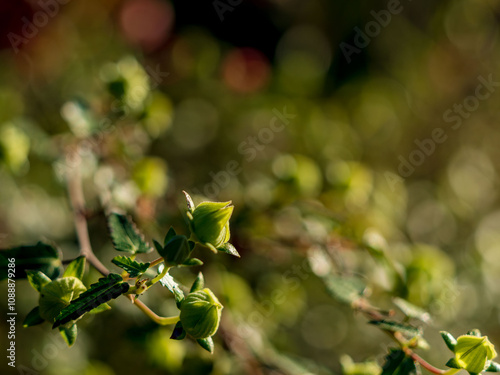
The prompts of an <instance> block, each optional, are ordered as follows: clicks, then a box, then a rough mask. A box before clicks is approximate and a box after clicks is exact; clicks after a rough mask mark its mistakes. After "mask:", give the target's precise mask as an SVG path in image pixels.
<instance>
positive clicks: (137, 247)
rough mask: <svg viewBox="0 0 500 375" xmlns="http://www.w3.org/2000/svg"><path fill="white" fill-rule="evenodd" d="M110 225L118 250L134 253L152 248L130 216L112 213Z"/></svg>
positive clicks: (145, 251) (109, 219)
mask: <svg viewBox="0 0 500 375" xmlns="http://www.w3.org/2000/svg"><path fill="white" fill-rule="evenodd" d="M108 225H109V230H110V233H111V240H112V241H113V246H114V247H115V249H116V250H118V251H125V252H127V253H132V254H137V253H147V252H149V251H150V250H151V248H150V247H149V245H148V243H147V242H146V241H145V240H144V236H143V235H142V234H141V233H140V232H139V231H138V229H137V228H136V226H135V224H134V223H133V222H132V221H131V220H130V219H129V218H128V217H126V216H124V215H120V214H117V213H112V214H110V215H109V217H108Z"/></svg>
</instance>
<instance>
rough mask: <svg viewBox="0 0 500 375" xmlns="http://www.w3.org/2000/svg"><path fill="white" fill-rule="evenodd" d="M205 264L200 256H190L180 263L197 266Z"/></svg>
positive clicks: (182, 265)
mask: <svg viewBox="0 0 500 375" xmlns="http://www.w3.org/2000/svg"><path fill="white" fill-rule="evenodd" d="M196 266H203V261H201V259H198V258H190V259H188V260H186V261H185V262H184V263H182V264H180V265H179V267H196Z"/></svg>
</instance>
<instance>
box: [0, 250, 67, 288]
mask: <svg viewBox="0 0 500 375" xmlns="http://www.w3.org/2000/svg"><path fill="white" fill-rule="evenodd" d="M10 258H14V259H15V265H16V267H15V269H16V279H25V278H26V277H27V275H26V270H34V271H40V272H43V273H44V274H45V275H47V276H48V277H49V278H51V279H52V280H54V279H55V278H57V277H58V276H59V275H60V274H61V272H62V263H61V260H60V258H59V252H58V251H57V250H56V249H55V248H54V247H53V246H51V245H47V244H44V243H43V242H38V243H37V244H36V245H27V246H19V247H14V248H12V249H8V250H0V281H1V280H4V279H6V278H7V270H8V267H7V265H8V263H9V261H8V259H10Z"/></svg>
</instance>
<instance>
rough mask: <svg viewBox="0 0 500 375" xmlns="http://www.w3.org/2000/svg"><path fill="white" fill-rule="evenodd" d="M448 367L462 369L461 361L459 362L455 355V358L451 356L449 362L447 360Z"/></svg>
mask: <svg viewBox="0 0 500 375" xmlns="http://www.w3.org/2000/svg"><path fill="white" fill-rule="evenodd" d="M445 366H446V367H450V368H456V369H461V367H460V365H459V363H458V362H457V359H456V358H455V357H453V358H450V360H449V361H448V362H446V365H445Z"/></svg>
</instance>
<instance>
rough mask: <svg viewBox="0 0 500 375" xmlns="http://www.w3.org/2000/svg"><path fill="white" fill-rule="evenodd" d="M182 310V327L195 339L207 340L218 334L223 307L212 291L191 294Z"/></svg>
mask: <svg viewBox="0 0 500 375" xmlns="http://www.w3.org/2000/svg"><path fill="white" fill-rule="evenodd" d="M180 309H181V314H180V319H181V323H182V327H183V328H184V330H185V331H186V332H187V333H188V334H189V335H191V336H192V337H194V338H195V339H203V338H207V337H210V336H212V335H214V334H215V332H217V329H218V328H219V322H220V318H221V313H222V309H223V306H222V304H221V303H220V302H219V300H218V299H217V297H216V296H215V295H214V294H213V293H212V291H211V290H210V289H207V288H205V289H202V290H199V291H197V292H194V293H189V294H188V295H187V297H186V298H185V299H184V301H182V304H181V308H180Z"/></svg>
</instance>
